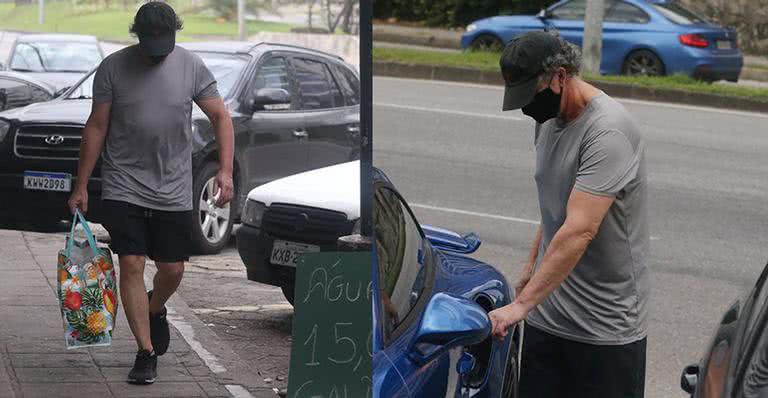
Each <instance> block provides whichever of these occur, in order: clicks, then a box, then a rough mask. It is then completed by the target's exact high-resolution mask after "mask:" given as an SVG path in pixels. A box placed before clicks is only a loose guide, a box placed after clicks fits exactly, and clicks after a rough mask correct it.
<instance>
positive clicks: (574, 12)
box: [552, 0, 587, 20]
mask: <svg viewBox="0 0 768 398" xmlns="http://www.w3.org/2000/svg"><path fill="white" fill-rule="evenodd" d="M586 9H587V0H571V1H569V2H567V3H565V4H563V5H561V6H559V7H557V8H555V9H554V10H552V17H553V18H555V19H572V20H584V14H585V13H586Z"/></svg>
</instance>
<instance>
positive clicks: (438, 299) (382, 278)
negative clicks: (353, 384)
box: [373, 170, 520, 398]
mask: <svg viewBox="0 0 768 398" xmlns="http://www.w3.org/2000/svg"><path fill="white" fill-rule="evenodd" d="M373 180H374V202H373V203H374V230H375V236H376V244H375V251H376V257H377V260H378V261H376V262H374V272H373V285H374V289H373V294H374V297H373V303H374V304H373V392H374V395H373V396H374V397H379V398H390V397H413V398H436V397H441V398H442V397H489V398H490V397H505V398H506V397H515V396H516V394H517V378H518V369H519V366H518V364H519V354H520V352H519V347H520V344H519V342H520V335H519V333H518V331H517V330H515V331H512V332H511V333H510V334H509V335H508V336H507V337H506V338H505V339H504V340H502V341H500V340H495V339H492V338H491V337H490V331H491V323H490V320H489V318H488V315H487V313H488V312H489V311H491V310H492V309H495V308H497V307H500V306H503V305H506V304H508V303H509V302H510V300H511V299H512V293H511V289H510V287H509V285H508V284H507V282H506V280H505V278H504V276H503V275H501V274H500V273H499V272H498V271H496V270H495V269H494V268H493V267H492V266H490V265H488V264H485V263H482V262H480V261H476V260H473V259H470V258H468V257H465V256H464V254H469V253H472V252H474V251H475V250H477V248H478V247H479V246H480V240H479V239H478V237H477V236H475V235H473V234H469V235H466V236H460V235H458V234H455V233H453V232H450V231H446V230H442V229H439V228H434V227H429V226H422V225H420V224H419V223H418V221H417V220H416V218H415V217H414V215H413V213H412V212H411V211H410V209H409V207H408V204H407V203H406V201H405V200H404V199H403V198H402V196H400V194H399V193H398V191H397V190H396V189H395V187H394V186H393V185H392V183H391V182H390V181H389V179H387V177H386V176H385V175H384V173H382V172H381V171H379V170H374V178H373Z"/></svg>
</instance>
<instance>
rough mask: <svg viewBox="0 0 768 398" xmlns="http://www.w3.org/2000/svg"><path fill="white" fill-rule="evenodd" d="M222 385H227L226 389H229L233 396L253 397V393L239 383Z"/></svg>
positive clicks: (241, 397)
mask: <svg viewBox="0 0 768 398" xmlns="http://www.w3.org/2000/svg"><path fill="white" fill-rule="evenodd" d="M224 387H227V391H229V393H230V394H232V396H233V397H234V398H253V395H251V393H250V392H248V390H246V389H245V388H244V387H243V386H241V385H239V384H227V385H225V386H224Z"/></svg>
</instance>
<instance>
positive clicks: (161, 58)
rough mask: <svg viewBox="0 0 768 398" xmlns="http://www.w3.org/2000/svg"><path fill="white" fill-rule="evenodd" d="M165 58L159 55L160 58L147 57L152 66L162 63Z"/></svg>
mask: <svg viewBox="0 0 768 398" xmlns="http://www.w3.org/2000/svg"><path fill="white" fill-rule="evenodd" d="M165 57H167V55H160V56H157V57H149V59H150V60H151V61H152V64H154V65H157V64H159V63H161V62H163V61H164V60H165Z"/></svg>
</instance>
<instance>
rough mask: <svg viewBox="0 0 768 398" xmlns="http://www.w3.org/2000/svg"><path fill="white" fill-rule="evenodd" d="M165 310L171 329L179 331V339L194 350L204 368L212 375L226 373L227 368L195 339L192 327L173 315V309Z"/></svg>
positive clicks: (181, 318) (182, 318)
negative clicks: (171, 325) (181, 338)
mask: <svg viewBox="0 0 768 398" xmlns="http://www.w3.org/2000/svg"><path fill="white" fill-rule="evenodd" d="M166 308H167V309H168V316H167V318H168V320H169V321H170V322H171V324H173V327H175V328H176V329H177V330H178V331H179V333H180V334H181V337H183V338H184V340H185V341H186V342H187V344H189V346H190V347H191V348H192V350H194V351H195V352H196V353H197V355H198V356H199V357H200V359H202V360H203V362H204V363H205V366H207V367H208V369H210V370H211V372H213V373H224V372H226V371H227V368H225V367H224V366H222V365H221V364H220V363H219V359H218V358H216V356H215V355H213V354H211V353H210V352H209V351H208V350H206V349H205V347H203V345H202V344H200V342H199V341H197V339H195V331H194V329H192V326H191V325H190V324H189V323H187V322H186V321H185V320H184V317H182V316H179V315H175V314H173V309H172V308H171V307H166Z"/></svg>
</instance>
